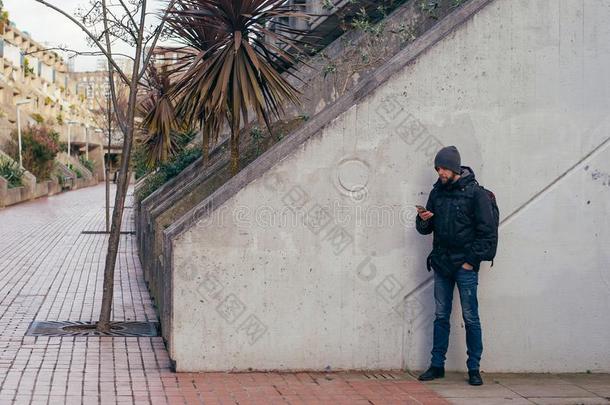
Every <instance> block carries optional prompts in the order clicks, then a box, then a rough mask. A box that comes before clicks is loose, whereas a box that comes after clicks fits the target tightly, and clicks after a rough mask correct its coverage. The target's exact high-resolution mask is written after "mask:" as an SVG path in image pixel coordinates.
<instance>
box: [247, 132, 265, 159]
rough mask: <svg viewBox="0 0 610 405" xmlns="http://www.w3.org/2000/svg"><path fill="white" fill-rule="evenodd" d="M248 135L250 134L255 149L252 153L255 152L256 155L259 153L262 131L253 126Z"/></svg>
mask: <svg viewBox="0 0 610 405" xmlns="http://www.w3.org/2000/svg"><path fill="white" fill-rule="evenodd" d="M250 135H251V136H252V140H253V141H254V145H255V149H256V150H255V152H254V153H256V156H258V155H260V143H261V140H262V139H263V131H262V130H261V129H260V128H259V127H254V128H252V129H251V130H250Z"/></svg>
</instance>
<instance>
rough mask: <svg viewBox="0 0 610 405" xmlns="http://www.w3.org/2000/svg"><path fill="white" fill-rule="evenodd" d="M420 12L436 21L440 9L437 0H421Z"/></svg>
mask: <svg viewBox="0 0 610 405" xmlns="http://www.w3.org/2000/svg"><path fill="white" fill-rule="evenodd" d="M419 8H420V10H421V11H422V12H423V13H425V14H427V15H428V17H429V18H432V19H434V20H438V12H439V8H440V4H439V0H422V2H421V3H420V4H419Z"/></svg>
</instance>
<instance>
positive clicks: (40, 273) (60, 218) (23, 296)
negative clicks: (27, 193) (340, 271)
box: [0, 186, 446, 405]
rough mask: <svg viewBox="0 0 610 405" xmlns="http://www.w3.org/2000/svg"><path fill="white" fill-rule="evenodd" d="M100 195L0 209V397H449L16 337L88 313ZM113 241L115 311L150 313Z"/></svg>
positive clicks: (400, 385)
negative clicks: (216, 368) (184, 364)
mask: <svg viewBox="0 0 610 405" xmlns="http://www.w3.org/2000/svg"><path fill="white" fill-rule="evenodd" d="M103 202H104V187H103V186H98V187H92V188H87V189H82V190H77V191H74V192H70V193H66V194H60V195H57V196H54V197H50V198H46V199H41V200H37V201H33V202H29V203H26V204H21V205H18V206H13V207H11V208H8V209H4V210H0V404H11V403H15V404H47V403H53V404H63V403H66V404H104V405H105V404H113V403H116V404H132V403H134V404H185V403H186V404H191V403H193V404H197V403H204V404H442V403H446V401H445V400H443V399H441V398H440V397H439V396H438V394H436V393H434V392H433V391H431V390H430V389H428V388H427V387H426V386H425V385H423V384H420V383H418V382H417V381H414V379H413V378H412V377H411V376H409V375H408V374H406V373H402V372H392V373H390V372H388V373H384V374H383V375H369V374H364V373H243V374H239V373H205V374H191V373H180V374H176V373H173V372H172V371H171V370H170V361H169V357H168V355H167V351H166V350H165V346H164V344H163V341H162V339H161V338H124V337H122V338H116V337H115V338H110V337H89V338H84V337H29V336H24V335H25V333H26V331H27V329H28V327H29V325H30V323H31V322H32V321H33V320H48V321H92V320H95V319H96V318H97V316H98V313H99V305H100V302H101V285H102V279H103V268H104V255H105V251H106V238H107V237H106V236H105V235H95V234H94V235H84V234H81V231H88V230H101V229H103V226H104V216H103V215H104V211H103V208H102V207H103ZM127 205H128V206H131V202H128V203H127ZM131 214H132V211H131V210H130V209H128V210H127V211H126V218H125V221H124V229H125V230H133V221H132V215H131ZM121 238H122V239H121V247H120V254H119V258H118V268H117V273H116V281H115V283H116V284H115V299H114V304H115V305H114V308H113V319H114V320H116V321H127V320H135V321H156V320H157V317H156V315H155V311H154V308H153V305H152V302H151V300H150V298H149V295H148V291H147V289H146V286H145V283H144V280H143V277H142V272H141V268H140V263H139V260H138V258H137V255H136V252H135V246H134V242H135V240H134V238H135V237H134V236H131V235H124V236H122V237H121Z"/></svg>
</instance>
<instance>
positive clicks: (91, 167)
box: [78, 156, 95, 173]
mask: <svg viewBox="0 0 610 405" xmlns="http://www.w3.org/2000/svg"><path fill="white" fill-rule="evenodd" d="M78 160H79V161H80V164H81V165H83V166H85V167H86V168H87V170H89V171H90V172H91V173H93V172H94V171H95V163H94V162H93V160H91V159H87V158H86V157H85V156H81V157H79V158H78Z"/></svg>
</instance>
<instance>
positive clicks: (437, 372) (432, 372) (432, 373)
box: [417, 366, 445, 381]
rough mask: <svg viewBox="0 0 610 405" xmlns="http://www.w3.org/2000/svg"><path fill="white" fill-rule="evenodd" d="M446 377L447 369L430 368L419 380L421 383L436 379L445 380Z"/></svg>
mask: <svg viewBox="0 0 610 405" xmlns="http://www.w3.org/2000/svg"><path fill="white" fill-rule="evenodd" d="M444 376H445V367H434V366H430V368H429V369H427V370H426V371H425V372H424V373H423V374H422V375H420V376H419V377H418V378H417V379H418V380H419V381H432V380H434V379H435V378H443V377H444Z"/></svg>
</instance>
